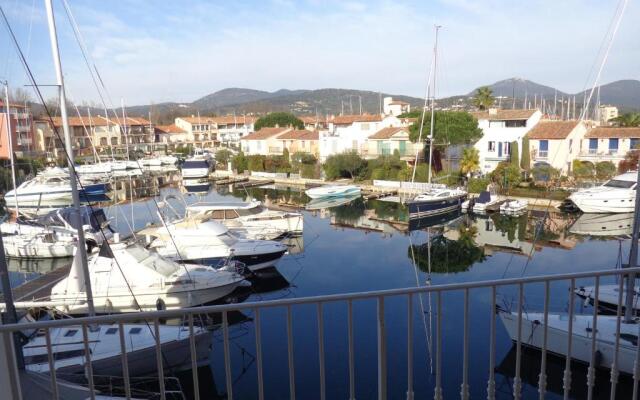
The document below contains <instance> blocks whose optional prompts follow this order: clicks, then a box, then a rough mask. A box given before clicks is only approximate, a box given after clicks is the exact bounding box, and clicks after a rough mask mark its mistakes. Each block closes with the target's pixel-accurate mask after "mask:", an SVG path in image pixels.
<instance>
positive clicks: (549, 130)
mask: <svg viewBox="0 0 640 400" xmlns="http://www.w3.org/2000/svg"><path fill="white" fill-rule="evenodd" d="M586 132H587V125H586V124H585V123H583V122H579V121H575V120H574V121H541V122H539V123H538V124H537V125H536V126H535V127H534V128H533V129H531V130H530V131H529V133H527V138H528V139H529V151H530V152H531V163H532V165H539V164H543V165H544V164H546V165H550V166H552V167H553V168H556V169H558V170H560V171H561V173H562V174H564V175H566V174H567V173H569V172H570V171H571V164H572V163H573V160H574V159H576V158H577V157H578V154H579V153H580V143H581V141H582V138H583V137H584V135H585V133H586Z"/></svg>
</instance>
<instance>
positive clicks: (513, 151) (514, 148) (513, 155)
mask: <svg viewBox="0 0 640 400" xmlns="http://www.w3.org/2000/svg"><path fill="white" fill-rule="evenodd" d="M509 160H510V161H511V164H512V165H513V166H514V167H516V168H518V169H520V158H519V155H518V142H517V141H515V140H514V141H513V142H511V145H510V146H509Z"/></svg>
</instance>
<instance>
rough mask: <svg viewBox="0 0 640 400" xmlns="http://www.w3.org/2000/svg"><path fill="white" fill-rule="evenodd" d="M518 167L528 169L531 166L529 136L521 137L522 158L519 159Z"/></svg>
mask: <svg viewBox="0 0 640 400" xmlns="http://www.w3.org/2000/svg"><path fill="white" fill-rule="evenodd" d="M520 168H522V169H523V170H525V171H529V168H531V150H529V138H528V137H527V136H525V137H524V138H522V159H521V160H520Z"/></svg>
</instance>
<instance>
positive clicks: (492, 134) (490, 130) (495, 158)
mask: <svg viewBox="0 0 640 400" xmlns="http://www.w3.org/2000/svg"><path fill="white" fill-rule="evenodd" d="M471 115H473V116H474V117H475V118H476V119H477V120H478V127H479V128H481V129H482V138H480V140H478V141H477V142H476V143H475V144H474V147H475V148H476V149H478V153H479V156H480V157H479V158H480V171H481V172H482V173H483V174H487V173H489V172H491V171H493V170H494V169H495V168H496V167H497V166H498V164H499V163H500V162H502V161H506V160H508V159H509V154H510V153H509V150H510V149H509V147H510V146H511V142H514V141H516V142H518V152H519V156H520V157H522V138H523V137H524V135H526V134H527V132H529V131H530V130H531V129H532V128H533V127H534V126H535V125H536V124H537V123H538V121H540V118H541V117H542V113H541V112H540V110H501V109H496V108H490V109H489V110H487V111H479V112H472V113H471Z"/></svg>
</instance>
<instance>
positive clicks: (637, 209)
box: [624, 162, 640, 322]
mask: <svg viewBox="0 0 640 400" xmlns="http://www.w3.org/2000/svg"><path fill="white" fill-rule="evenodd" d="M636 168H637V169H638V176H637V178H636V205H635V206H634V208H633V233H632V235H631V250H629V268H635V267H636V266H637V265H638V239H639V238H640V232H638V230H639V229H640V223H639V221H638V216H639V215H640V190H638V189H640V188H638V186H640V162H638V165H637V166H636ZM635 281H636V274H629V275H628V276H627V296H626V298H625V305H624V306H625V310H624V320H625V322H631V321H632V320H633V318H634V317H635V315H634V314H635V313H634V312H633V310H634V308H633V297H634V296H633V294H634V292H635V290H634V284H635Z"/></svg>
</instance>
